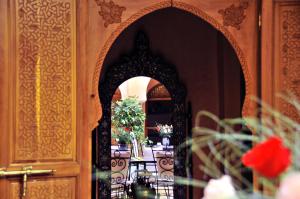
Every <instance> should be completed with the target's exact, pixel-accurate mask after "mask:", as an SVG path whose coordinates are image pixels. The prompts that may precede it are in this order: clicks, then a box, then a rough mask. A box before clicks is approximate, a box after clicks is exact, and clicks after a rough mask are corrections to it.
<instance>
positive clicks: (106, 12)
mask: <svg viewBox="0 0 300 199" xmlns="http://www.w3.org/2000/svg"><path fill="white" fill-rule="evenodd" d="M95 1H96V3H97V5H98V6H99V7H100V11H99V15H100V16H102V18H103V20H104V27H107V26H108V25H110V24H114V23H121V21H122V14H123V12H124V11H125V10H126V8H125V7H124V6H119V5H117V4H116V3H114V2H113V1H112V0H110V1H109V2H107V1H106V0H95Z"/></svg>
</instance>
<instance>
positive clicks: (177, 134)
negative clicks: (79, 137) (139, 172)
mask: <svg viewBox="0 0 300 199" xmlns="http://www.w3.org/2000/svg"><path fill="white" fill-rule="evenodd" d="M136 76H147V77H151V78H153V79H156V80H157V81H159V82H161V83H162V84H163V85H164V86H165V87H166V88H167V90H168V91H169V93H170V96H171V99H172V102H173V112H172V124H173V128H174V137H173V144H174V149H175V151H174V159H175V161H174V173H175V174H176V176H180V177H186V151H185V149H181V150H179V148H176V147H177V146H179V145H180V144H182V143H184V141H185V139H184V138H185V137H186V124H185V123H186V114H185V97H186V89H185V87H184V86H183V84H181V83H180V81H179V77H178V74H177V71H176V68H175V67H174V66H172V65H170V64H167V63H165V62H164V61H163V60H162V59H161V58H160V57H159V56H156V55H153V54H152V52H151V51H150V48H149V41H148V38H147V37H146V36H145V34H144V33H142V32H139V33H138V35H137V37H136V43H135V47H134V49H133V52H132V53H131V54H130V55H128V56H125V57H122V58H120V60H119V62H117V64H114V65H112V66H110V67H108V68H107V70H106V71H105V73H104V74H103V76H102V78H101V80H100V82H99V88H98V89H99V96H100V100H101V105H102V118H101V120H100V121H99V126H98V127H97V128H96V129H95V132H94V133H95V140H96V143H95V145H96V147H95V148H94V149H95V150H96V154H95V162H94V164H95V165H96V167H97V170H98V171H99V172H100V173H102V175H101V176H102V178H101V179H97V183H98V184H97V192H98V196H99V197H100V198H106V197H107V196H108V195H110V181H109V179H110V169H111V166H110V165H111V147H110V143H111V101H112V97H113V95H114V93H115V91H116V89H117V88H118V86H119V85H121V84H122V83H123V82H125V81H126V80H128V79H130V78H132V77H136ZM174 196H175V198H186V187H185V186H183V185H176V184H175V187H174Z"/></svg>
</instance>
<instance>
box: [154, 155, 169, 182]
mask: <svg viewBox="0 0 300 199" xmlns="http://www.w3.org/2000/svg"><path fill="white" fill-rule="evenodd" d="M153 154H154V157H155V160H156V167H157V172H158V176H159V177H160V178H161V179H165V180H174V153H173V151H163V150H159V151H158V150H157V151H153Z"/></svg>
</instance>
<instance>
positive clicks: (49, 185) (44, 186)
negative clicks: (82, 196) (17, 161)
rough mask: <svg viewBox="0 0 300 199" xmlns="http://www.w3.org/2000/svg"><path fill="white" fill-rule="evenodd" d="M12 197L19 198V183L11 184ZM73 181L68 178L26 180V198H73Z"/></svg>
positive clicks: (13, 198)
mask: <svg viewBox="0 0 300 199" xmlns="http://www.w3.org/2000/svg"><path fill="white" fill-rule="evenodd" d="M11 188H12V189H13V192H12V194H13V196H12V197H11V198H12V199H20V195H21V193H20V191H21V190H20V188H21V185H20V184H19V183H16V184H13V185H12V187H11ZM74 189H75V183H74V181H72V180H69V179H67V180H66V179H61V180H47V181H33V182H30V181H29V182H28V187H27V194H26V198H30V199H41V198H44V199H51V198H55V199H74V198H75V197H74V195H73V191H74Z"/></svg>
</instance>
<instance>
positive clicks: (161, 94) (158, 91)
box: [147, 84, 171, 99]
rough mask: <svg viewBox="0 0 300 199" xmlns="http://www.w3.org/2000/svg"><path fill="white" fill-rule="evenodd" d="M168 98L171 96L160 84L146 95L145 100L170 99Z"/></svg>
mask: <svg viewBox="0 0 300 199" xmlns="http://www.w3.org/2000/svg"><path fill="white" fill-rule="evenodd" d="M170 97H171V96H170V93H169V91H168V90H167V89H166V87H165V86H164V85H162V84H158V85H156V86H155V87H153V88H152V89H151V90H150V91H149V92H148V93H147V99H155V98H170Z"/></svg>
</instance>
